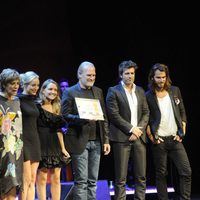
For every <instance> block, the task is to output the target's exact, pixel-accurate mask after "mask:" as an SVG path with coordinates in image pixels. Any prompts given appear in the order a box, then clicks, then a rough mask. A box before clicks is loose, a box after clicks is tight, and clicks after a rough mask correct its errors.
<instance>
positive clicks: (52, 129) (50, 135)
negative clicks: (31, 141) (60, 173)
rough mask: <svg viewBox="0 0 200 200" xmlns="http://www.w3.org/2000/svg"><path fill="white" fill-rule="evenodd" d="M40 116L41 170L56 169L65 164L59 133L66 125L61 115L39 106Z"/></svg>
mask: <svg viewBox="0 0 200 200" xmlns="http://www.w3.org/2000/svg"><path fill="white" fill-rule="evenodd" d="M38 109H39V111H40V116H39V118H38V132H39V137H40V143H41V153H42V160H41V161H40V165H39V168H42V167H44V168H47V169H51V168H56V167H62V166H63V165H64V164H65V161H64V158H63V155H62V151H61V147H60V143H59V139H58V136H57V132H58V131H60V129H61V128H62V127H63V126H64V125H65V121H64V119H63V118H62V117H61V116H60V115H56V114H53V113H51V112H48V111H47V110H44V109H43V108H42V107H41V105H40V104H38Z"/></svg>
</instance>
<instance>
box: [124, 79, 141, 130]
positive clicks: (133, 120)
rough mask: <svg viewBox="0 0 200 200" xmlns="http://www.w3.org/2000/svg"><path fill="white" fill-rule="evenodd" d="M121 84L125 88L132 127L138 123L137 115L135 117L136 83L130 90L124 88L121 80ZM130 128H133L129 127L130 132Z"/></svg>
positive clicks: (136, 104)
mask: <svg viewBox="0 0 200 200" xmlns="http://www.w3.org/2000/svg"><path fill="white" fill-rule="evenodd" d="M121 84H122V86H123V88H124V90H125V93H126V97H127V99H128V104H129V108H130V110H131V124H132V125H133V127H137V124H138V117H137V107H138V101H137V97H136V94H135V88H136V85H135V84H133V88H132V90H131V92H130V91H128V90H127V89H126V88H125V84H124V82H123V81H121ZM132 129H133V128H131V130H130V132H131V131H132Z"/></svg>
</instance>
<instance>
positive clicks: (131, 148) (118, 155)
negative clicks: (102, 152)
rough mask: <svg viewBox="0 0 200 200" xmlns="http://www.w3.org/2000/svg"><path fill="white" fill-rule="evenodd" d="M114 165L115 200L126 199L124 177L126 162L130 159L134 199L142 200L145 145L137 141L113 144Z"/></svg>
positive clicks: (126, 169)
mask: <svg viewBox="0 0 200 200" xmlns="http://www.w3.org/2000/svg"><path fill="white" fill-rule="evenodd" d="M113 153H114V165H115V200H119V199H120V200H125V199H126V189H125V186H126V177H127V171H128V161H129V158H130V157H131V158H132V159H133V165H134V181H135V195H134V199H135V200H136V199H137V200H144V199H145V190H146V145H145V144H144V143H143V142H142V141H141V140H140V139H139V140H136V141H134V142H131V143H130V142H127V143H120V142H114V143H113Z"/></svg>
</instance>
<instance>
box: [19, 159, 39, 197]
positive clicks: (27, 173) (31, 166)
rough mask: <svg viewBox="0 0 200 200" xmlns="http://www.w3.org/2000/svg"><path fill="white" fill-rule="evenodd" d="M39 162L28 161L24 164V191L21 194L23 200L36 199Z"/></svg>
mask: <svg viewBox="0 0 200 200" xmlns="http://www.w3.org/2000/svg"><path fill="white" fill-rule="evenodd" d="M38 165H39V162H31V161H30V160H29V161H26V162H24V164H23V168H24V169H23V170H24V173H23V182H24V190H23V192H22V193H21V194H20V199H21V200H29V199H30V200H34V199H35V180H36V173H37V168H38Z"/></svg>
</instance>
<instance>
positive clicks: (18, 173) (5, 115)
mask: <svg viewBox="0 0 200 200" xmlns="http://www.w3.org/2000/svg"><path fill="white" fill-rule="evenodd" d="M19 84H20V76H19V73H18V72H17V71H16V70H14V69H10V68H7V69H4V70H3V71H2V72H1V74H0V88H1V91H0V199H1V200H14V199H15V198H16V195H17V192H18V191H19V190H21V189H22V172H23V152H22V150H23V141H22V115H21V110H20V101H19V99H18V98H17V97H16V94H17V91H18V89H19Z"/></svg>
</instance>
